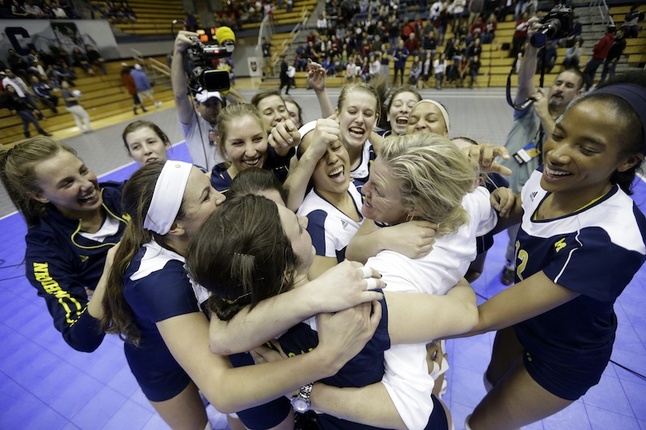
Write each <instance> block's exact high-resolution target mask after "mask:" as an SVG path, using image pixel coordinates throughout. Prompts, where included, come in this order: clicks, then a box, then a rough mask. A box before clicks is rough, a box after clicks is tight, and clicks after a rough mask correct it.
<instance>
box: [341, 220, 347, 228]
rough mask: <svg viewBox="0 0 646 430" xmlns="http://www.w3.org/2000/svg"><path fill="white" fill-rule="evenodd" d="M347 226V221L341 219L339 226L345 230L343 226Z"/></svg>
mask: <svg viewBox="0 0 646 430" xmlns="http://www.w3.org/2000/svg"><path fill="white" fill-rule="evenodd" d="M347 226H348V222H347V221H346V220H344V219H342V220H341V227H343V229H344V230H345V228H346V227H347Z"/></svg>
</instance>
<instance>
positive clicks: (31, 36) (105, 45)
mask: <svg viewBox="0 0 646 430" xmlns="http://www.w3.org/2000/svg"><path fill="white" fill-rule="evenodd" d="M0 29H2V30H1V31H2V34H1V35H0V57H2V58H6V57H7V51H8V50H9V49H14V50H15V51H16V53H18V54H19V55H27V54H29V52H30V51H31V50H32V49H35V50H36V51H39V50H43V51H46V52H48V51H49V47H50V46H51V45H54V46H57V47H60V48H65V49H66V50H67V51H70V52H71V50H72V49H73V48H74V47H77V46H78V47H80V48H81V49H82V50H83V51H85V45H92V46H94V47H95V48H96V49H97V51H99V52H100V53H101V55H102V56H103V58H105V59H106V60H114V59H118V58H120V54H119V47H118V46H117V41H116V39H115V38H114V34H113V33H112V28H111V27H110V23H109V22H108V21H106V20H95V19H77V20H73V21H71V20H70V21H66V20H55V21H50V20H47V19H30V20H27V19H11V20H0Z"/></svg>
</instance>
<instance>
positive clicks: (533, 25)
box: [501, 17, 583, 285]
mask: <svg viewBox="0 0 646 430" xmlns="http://www.w3.org/2000/svg"><path fill="white" fill-rule="evenodd" d="M528 24H529V27H528V31H527V40H529V39H530V38H531V36H532V35H533V34H534V33H535V32H536V31H538V30H539V29H540V28H541V23H540V22H539V20H538V18H536V17H532V18H530V19H529V20H528ZM538 52H539V48H536V47H534V46H532V45H531V44H530V43H527V46H526V48H525V55H524V56H523V57H522V59H521V63H520V67H519V70H518V90H517V91H516V97H515V99H514V105H516V106H518V105H520V104H522V103H524V102H525V101H526V100H528V99H530V100H533V104H532V105H531V107H529V109H527V110H524V111H519V110H515V111H514V122H513V125H512V128H511V130H510V131H509V134H508V135H507V141H506V142H505V147H506V148H507V150H508V151H509V154H510V155H512V157H510V159H509V160H503V161H502V162H501V164H502V165H504V166H506V167H508V168H510V169H511V171H512V174H511V177H510V178H509V185H510V188H511V189H512V191H513V192H514V193H516V194H518V193H520V190H521V188H522V187H523V185H524V184H525V182H526V181H527V179H528V178H529V176H530V175H531V174H532V172H533V171H534V170H536V168H537V167H538V166H539V165H541V164H542V157H541V150H542V146H543V142H545V140H546V139H547V137H549V136H550V135H551V134H552V131H553V130H554V126H555V124H556V121H557V120H558V118H559V117H560V116H561V115H562V114H563V112H565V109H566V108H567V106H568V105H569V104H570V102H571V101H572V100H574V99H575V98H576V97H578V96H579V95H580V94H581V87H582V86H583V77H582V76H581V73H580V72H579V71H578V70H577V69H567V70H564V71H563V72H561V73H559V75H558V76H557V77H556V79H555V80H554V82H553V83H552V85H551V86H550V87H549V88H548V90H547V92H545V90H543V89H542V88H535V87H534V79H535V75H536V64H537V62H538V59H537V58H538ZM507 232H508V234H509V245H508V247H507V254H506V258H507V262H506V264H505V267H504V269H503V272H502V283H503V284H505V285H511V284H513V283H514V276H515V273H516V267H515V256H514V254H515V247H514V246H515V242H516V233H517V232H518V226H513V227H510V228H508V229H507Z"/></svg>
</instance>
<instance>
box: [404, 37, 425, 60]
mask: <svg viewBox="0 0 646 430" xmlns="http://www.w3.org/2000/svg"><path fill="white" fill-rule="evenodd" d="M421 45H422V44H421V42H420V40H419V37H417V33H415V32H411V33H409V34H408V39H406V41H404V46H406V49H408V52H409V53H410V55H418V54H419V49H420V47H421Z"/></svg>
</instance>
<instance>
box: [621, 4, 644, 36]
mask: <svg viewBox="0 0 646 430" xmlns="http://www.w3.org/2000/svg"><path fill="white" fill-rule="evenodd" d="M638 8H639V4H638V3H635V4H634V5H632V6H631V7H630V11H629V12H628V13H627V14H626V16H625V17H624V24H623V25H622V26H621V28H622V29H623V30H624V33H625V35H626V37H628V38H631V37H637V34H638V33H639V21H643V20H644V12H640V11H638V10H637V9H638Z"/></svg>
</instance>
